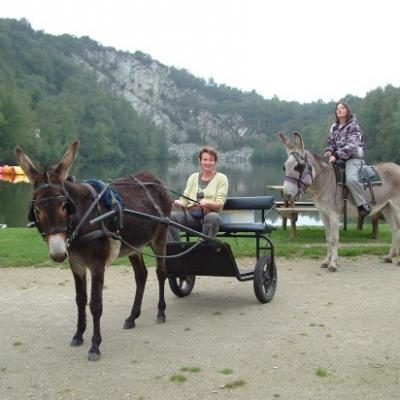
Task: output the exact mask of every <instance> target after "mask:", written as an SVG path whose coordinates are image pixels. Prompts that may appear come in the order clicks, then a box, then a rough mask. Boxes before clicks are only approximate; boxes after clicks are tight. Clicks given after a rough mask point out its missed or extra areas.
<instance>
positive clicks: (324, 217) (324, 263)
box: [320, 212, 332, 268]
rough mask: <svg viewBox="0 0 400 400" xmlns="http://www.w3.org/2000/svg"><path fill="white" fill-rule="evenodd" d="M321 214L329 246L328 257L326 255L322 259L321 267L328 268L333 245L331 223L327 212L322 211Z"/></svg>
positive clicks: (327, 245)
mask: <svg viewBox="0 0 400 400" xmlns="http://www.w3.org/2000/svg"><path fill="white" fill-rule="evenodd" d="M320 215H321V219H322V223H323V224H324V229H325V239H326V247H327V252H326V257H325V260H324V261H322V264H321V268H328V265H329V264H330V262H331V259H332V247H331V244H330V238H331V223H330V220H329V218H328V216H327V215H326V214H324V213H322V212H321V213H320Z"/></svg>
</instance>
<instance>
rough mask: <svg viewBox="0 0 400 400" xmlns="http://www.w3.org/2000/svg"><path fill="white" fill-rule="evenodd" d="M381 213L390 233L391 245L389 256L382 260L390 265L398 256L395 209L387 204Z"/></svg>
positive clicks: (397, 231)
mask: <svg viewBox="0 0 400 400" xmlns="http://www.w3.org/2000/svg"><path fill="white" fill-rule="evenodd" d="M381 211H382V214H383V216H384V217H385V219H386V222H387V223H388V224H389V225H390V229H391V231H392V245H391V247H390V251H389V254H388V255H387V256H386V257H384V259H383V260H384V261H385V262H387V263H391V262H392V261H393V257H397V255H398V246H399V223H398V221H397V218H396V214H395V208H394V207H393V205H392V204H387V205H386V206H385V207H384V208H383V209H382V210H381Z"/></svg>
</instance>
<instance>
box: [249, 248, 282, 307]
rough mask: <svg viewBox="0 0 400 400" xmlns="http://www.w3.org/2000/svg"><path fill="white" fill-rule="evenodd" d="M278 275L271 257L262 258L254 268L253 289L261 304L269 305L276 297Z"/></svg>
mask: <svg viewBox="0 0 400 400" xmlns="http://www.w3.org/2000/svg"><path fill="white" fill-rule="evenodd" d="M277 282H278V274H277V270H276V265H275V261H274V260H272V261H271V256H262V257H260V258H259V260H258V261H257V264H256V266H255V268H254V280H253V287H254V293H255V294H256V297H257V300H258V301H259V302H260V303H269V302H270V301H271V300H272V298H273V297H274V294H275V291H276V284H277Z"/></svg>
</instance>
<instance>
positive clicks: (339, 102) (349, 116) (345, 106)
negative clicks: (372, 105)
mask: <svg viewBox="0 0 400 400" xmlns="http://www.w3.org/2000/svg"><path fill="white" fill-rule="evenodd" d="M339 104H341V105H342V106H343V107H344V108H345V109H346V110H347V119H346V122H347V121H348V120H349V119H350V118H351V116H352V113H351V108H350V106H349V105H348V103H346V102H345V101H343V100H340V101H338V102H337V103H336V106H335V117H336V123H337V124H338V123H339V118H338V116H337V112H336V109H337V106H338V105H339Z"/></svg>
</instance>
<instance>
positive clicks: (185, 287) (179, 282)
mask: <svg viewBox="0 0 400 400" xmlns="http://www.w3.org/2000/svg"><path fill="white" fill-rule="evenodd" d="M195 282H196V276H195V275H186V276H183V277H176V278H168V283H169V287H170V288H171V290H172V292H173V293H174V294H175V295H176V296H178V297H185V296H189V294H190V293H192V290H193V286H194V283H195Z"/></svg>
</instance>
